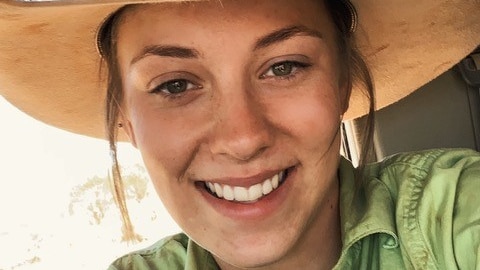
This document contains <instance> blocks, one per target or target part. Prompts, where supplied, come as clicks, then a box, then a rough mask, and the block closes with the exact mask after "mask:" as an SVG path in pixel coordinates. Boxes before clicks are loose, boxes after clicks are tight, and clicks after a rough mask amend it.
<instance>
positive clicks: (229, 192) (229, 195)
mask: <svg viewBox="0 0 480 270" xmlns="http://www.w3.org/2000/svg"><path fill="white" fill-rule="evenodd" d="M223 198H225V200H227V201H233V199H235V196H234V194H233V189H232V187H231V186H227V185H225V186H223Z"/></svg>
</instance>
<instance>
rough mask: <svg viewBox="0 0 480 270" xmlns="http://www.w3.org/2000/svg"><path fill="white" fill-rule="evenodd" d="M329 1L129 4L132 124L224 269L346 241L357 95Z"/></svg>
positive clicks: (162, 180) (148, 160) (124, 29)
mask: <svg viewBox="0 0 480 270" xmlns="http://www.w3.org/2000/svg"><path fill="white" fill-rule="evenodd" d="M321 2H322V1H314V0H302V1H287V0H261V1H254V0H248V1H222V3H221V4H220V3H219V2H217V1H211V2H199V3H181V4H178V3H175V4H157V5H140V6H136V7H133V8H130V9H129V10H127V11H126V13H125V14H123V16H124V18H123V20H122V21H123V22H122V23H121V25H120V26H119V32H118V63H119V66H120V74H121V78H122V86H123V91H124V104H123V109H122V111H123V113H124V115H123V119H124V127H125V128H126V131H127V133H128V134H129V135H130V138H131V141H132V143H133V144H134V145H135V146H136V147H137V148H138V149H139V150H140V151H141V153H142V156H143V159H144V162H145V165H146V167H147V169H148V171H149V174H150V176H151V179H152V181H153V183H154V185H155V188H156V190H157V192H158V194H159V196H160V198H161V199H162V201H163V203H164V204H165V206H166V207H167V209H168V210H169V212H170V214H171V215H172V216H173V218H174V219H175V220H176V221H177V223H178V224H179V225H180V226H181V228H182V229H183V230H184V231H185V233H186V234H188V236H190V237H191V238H192V239H193V240H194V241H195V242H197V243H198V244H200V245H201V246H202V247H204V248H206V249H207V250H209V251H210V252H211V253H212V254H213V255H214V256H215V258H216V260H217V262H218V263H219V264H220V265H221V266H222V268H224V269H228V268H230V267H231V266H232V265H233V266H241V267H258V266H275V265H276V266H280V265H287V264H286V261H288V260H289V258H290V259H291V258H300V257H302V256H304V255H305V254H306V253H305V252H306V250H313V251H314V252H318V251H320V250H322V248H323V249H325V250H327V251H328V250H331V251H330V252H332V253H335V252H336V251H337V250H338V246H339V243H340V236H339V233H338V230H339V228H338V227H339V224H338V216H339V213H338V208H337V207H338V206H337V204H338V180H337V176H336V171H337V167H338V162H339V146H340V132H339V126H340V121H341V115H342V114H343V112H344V111H345V108H346V102H345V99H346V97H347V96H348V93H347V90H346V89H344V87H342V83H341V82H340V79H339V77H340V75H339V71H338V69H339V68H338V66H339V65H338V59H337V54H338V53H337V49H336V42H335V38H334V37H335V33H334V28H333V25H332V23H331V21H330V19H329V16H328V14H327V12H326V11H325V8H324V6H323V5H322V3H321ZM332 246H334V247H332ZM300 254H303V255H300ZM330 255H331V256H330V257H332V256H333V259H332V258H331V259H332V260H333V261H335V260H336V259H337V258H336V256H337V255H338V254H337V253H335V254H330ZM284 262H285V263H284ZM282 263H283V264H282Z"/></svg>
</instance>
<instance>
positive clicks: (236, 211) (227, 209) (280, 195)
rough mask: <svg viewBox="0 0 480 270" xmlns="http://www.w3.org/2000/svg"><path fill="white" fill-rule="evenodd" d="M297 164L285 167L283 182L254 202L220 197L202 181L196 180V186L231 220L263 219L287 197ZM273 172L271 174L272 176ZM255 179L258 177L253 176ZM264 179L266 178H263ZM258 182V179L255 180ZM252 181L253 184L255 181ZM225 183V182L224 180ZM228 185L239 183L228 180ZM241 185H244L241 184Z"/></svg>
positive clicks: (213, 205)
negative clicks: (285, 174)
mask: <svg viewBox="0 0 480 270" xmlns="http://www.w3.org/2000/svg"><path fill="white" fill-rule="evenodd" d="M296 172H297V166H294V167H290V168H289V169H287V176H286V178H285V180H284V181H283V183H282V184H281V185H280V186H279V187H278V188H277V189H275V190H274V191H272V192H271V193H270V194H268V195H267V196H265V197H262V198H261V199H259V200H258V201H256V202H250V203H242V202H237V201H227V200H224V199H220V198H218V197H216V196H214V195H212V194H211V193H210V192H208V191H207V189H206V188H205V185H204V182H197V183H196V187H197V189H198V190H199V192H200V193H201V195H202V197H203V198H204V199H205V200H206V202H207V203H208V204H210V205H211V206H212V208H213V209H215V210H216V211H217V212H218V213H220V214H221V215H223V216H225V217H228V218H230V219H233V220H236V221H238V220H242V221H249V220H250V221H255V220H260V219H263V218H265V217H267V216H270V215H272V214H273V213H274V212H275V210H277V209H278V208H279V207H280V206H281V205H282V203H283V202H284V201H285V199H286V198H287V196H288V194H289V192H291V190H292V189H291V185H292V184H293V182H294V181H295V177H296V175H297V173H296ZM273 175H275V174H272V176H273ZM255 179H258V178H257V177H255ZM264 179H266V178H264ZM257 182H258V180H257ZM257 182H254V183H253V184H255V183H257ZM224 183H225V182H224ZM225 184H228V185H235V184H239V183H232V182H228V183H225ZM241 186H245V184H242V185H241Z"/></svg>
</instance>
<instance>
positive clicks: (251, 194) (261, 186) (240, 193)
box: [203, 168, 293, 204]
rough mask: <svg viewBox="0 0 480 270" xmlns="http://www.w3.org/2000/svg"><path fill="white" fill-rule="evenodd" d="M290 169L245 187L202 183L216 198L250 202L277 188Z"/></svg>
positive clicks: (256, 200)
mask: <svg viewBox="0 0 480 270" xmlns="http://www.w3.org/2000/svg"><path fill="white" fill-rule="evenodd" d="M292 169H293V168H288V169H285V170H283V171H280V172H278V173H277V174H275V175H274V176H272V177H271V178H267V179H265V180H263V181H262V182H259V183H257V184H254V185H251V186H246V187H244V186H231V185H226V184H219V183H214V182H203V185H204V188H205V189H206V191H207V192H208V193H209V194H210V195H212V196H214V197H216V198H217V199H221V200H226V201H231V202H239V203H244V204H250V203H255V202H258V201H259V200H261V199H263V198H264V197H266V196H268V195H269V194H271V193H272V192H274V191H275V190H276V189H277V188H279V187H280V186H281V185H282V184H283V183H284V182H285V180H286V179H287V177H288V174H289V172H290V171H291V170H292Z"/></svg>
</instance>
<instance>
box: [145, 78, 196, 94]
mask: <svg viewBox="0 0 480 270" xmlns="http://www.w3.org/2000/svg"><path fill="white" fill-rule="evenodd" d="M193 88H196V86H195V85H194V84H193V83H191V82H190V81H188V80H185V79H178V80H171V81H167V82H164V83H162V84H160V85H159V86H157V87H155V88H154V89H153V90H151V91H150V93H159V92H162V93H163V94H165V95H179V94H182V93H183V92H185V91H187V90H191V89H193Z"/></svg>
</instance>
